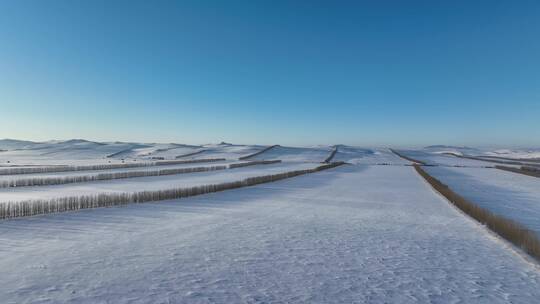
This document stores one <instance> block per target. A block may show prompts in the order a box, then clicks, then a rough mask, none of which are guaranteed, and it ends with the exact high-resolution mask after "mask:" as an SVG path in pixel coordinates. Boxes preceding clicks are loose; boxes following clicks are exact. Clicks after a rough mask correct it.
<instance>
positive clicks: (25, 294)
mask: <svg viewBox="0 0 540 304" xmlns="http://www.w3.org/2000/svg"><path fill="white" fill-rule="evenodd" d="M0 269H2V275H1V276H0V299H2V303H119V304H121V303H290V302H294V303H458V302H464V303H535V302H536V301H537V299H538V298H539V297H540V288H539V287H540V276H539V274H540V273H539V271H538V268H536V267H535V266H534V265H532V264H531V263H529V262H527V261H526V260H524V259H523V258H522V257H521V256H519V255H517V254H516V253H515V252H514V251H513V250H511V249H510V248H509V247H508V246H507V245H506V244H505V243H504V242H502V241H500V240H499V239H498V238H497V237H494V236H492V235H491V234H490V233H488V232H486V230H485V229H484V228H483V227H481V226H480V225H478V224H476V223H475V222H473V221H472V220H470V219H469V218H467V217H466V216H464V215H463V214H461V213H460V212H458V211H457V210H455V209H454V208H453V207H451V206H450V205H449V204H448V203H447V202H446V201H445V200H444V199H442V198H441V197H440V196H438V195H437V194H435V193H434V192H433V191H432V190H431V189H430V187H429V186H428V185H427V184H426V183H424V182H423V180H421V179H420V177H418V175H416V173H415V172H414V170H413V169H412V168H411V167H405V166H363V165H349V166H345V167H340V168H336V169H332V170H329V171H324V172H320V173H315V174H310V175H306V176H301V177H296V178H292V179H288V180H284V181H280V182H276V183H271V184H264V185H259V186H255V187H249V188H243V189H238V190H232V191H226V192H222V193H214V194H210V195H203V196H199V197H193V198H189V199H182V200H176V201H168V202H160V203H154V204H141V205H130V206H127V207H123V208H101V209H91V210H84V211H80V212H70V213H63V214H55V215H47V216H37V217H32V218H21V219H17V220H7V221H1V222H0Z"/></svg>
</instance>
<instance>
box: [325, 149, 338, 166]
mask: <svg viewBox="0 0 540 304" xmlns="http://www.w3.org/2000/svg"><path fill="white" fill-rule="evenodd" d="M337 150H338V147H337V146H335V147H334V149H332V152H330V155H328V157H327V158H326V159H325V160H324V162H325V163H329V162H331V161H332V159H333V158H334V156H336V153H337Z"/></svg>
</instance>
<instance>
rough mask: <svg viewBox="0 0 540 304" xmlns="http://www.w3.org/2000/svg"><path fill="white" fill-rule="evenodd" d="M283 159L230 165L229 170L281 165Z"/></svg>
mask: <svg viewBox="0 0 540 304" xmlns="http://www.w3.org/2000/svg"><path fill="white" fill-rule="evenodd" d="M280 162H281V159H274V160H255V161H250V162H244V163H235V164H230V165H229V168H231V169H233V168H241V167H247V166H255V165H271V164H277V163H280Z"/></svg>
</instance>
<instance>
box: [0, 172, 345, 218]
mask: <svg viewBox="0 0 540 304" xmlns="http://www.w3.org/2000/svg"><path fill="white" fill-rule="evenodd" d="M343 164H344V162H335V163H330V164H325V165H321V166H318V167H316V168H313V169H304V170H295V171H289V172H283V173H277V174H270V175H263V176H257V177H250V178H246V179H243V180H240V181H234V182H226V183H220V184H214V185H201V186H194V187H189V188H174V189H166V190H155V191H139V192H131V193H128V192H124V193H97V194H93V195H81V196H69V197H59V198H51V199H37V200H26V201H16V202H4V203H0V219H7V218H15V217H23V216H32V215H38V214H47V213H57V212H65V211H73V210H79V209H88V208H98V207H111V206H122V205H126V204H130V203H144V202H150V201H160V200H170V199H178V198H182V197H189V196H194V195H200V194H205V193H211V192H218V191H223V190H229V189H236V188H240V187H246V186H252V185H257V184H261V183H268V182H273V181H278V180H282V179H286V178H290V177H294V176H299V175H303V174H308V173H314V172H318V171H322V170H326V169H330V168H334V167H337V166H340V165H343Z"/></svg>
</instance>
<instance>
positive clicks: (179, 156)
mask: <svg viewBox="0 0 540 304" xmlns="http://www.w3.org/2000/svg"><path fill="white" fill-rule="evenodd" d="M205 151H206V150H199V151H195V152H191V153H187V154H182V155H178V156H176V157H175V158H176V159H178V158H183V157H188V156H193V155H197V154H201V153H203V152H205Z"/></svg>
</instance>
